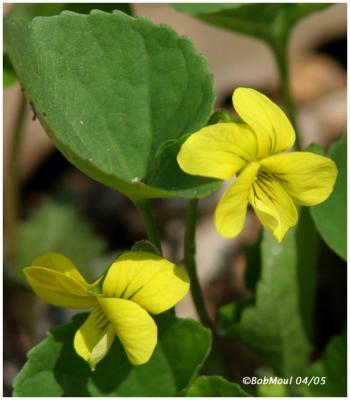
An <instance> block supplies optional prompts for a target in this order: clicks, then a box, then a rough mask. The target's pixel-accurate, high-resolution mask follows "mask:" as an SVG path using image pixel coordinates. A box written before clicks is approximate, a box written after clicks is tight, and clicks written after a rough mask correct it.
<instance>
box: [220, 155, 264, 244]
mask: <svg viewBox="0 0 350 400" xmlns="http://www.w3.org/2000/svg"><path fill="white" fill-rule="evenodd" d="M259 167H260V165H259V163H257V162H254V163H251V164H249V165H248V166H247V167H246V168H245V169H244V170H243V171H242V172H241V174H240V175H239V176H238V178H237V179H236V181H235V182H234V183H233V184H232V186H231V187H230V188H229V189H228V190H227V191H226V193H225V194H224V195H223V197H222V199H221V200H220V202H219V204H218V206H217V207H216V210H215V225H216V229H217V230H218V232H219V233H220V234H221V235H222V236H224V237H235V236H237V235H238V234H239V233H240V231H241V230H242V228H243V225H244V220H245V216H246V213H247V205H248V198H249V193H250V191H251V188H252V185H253V182H254V180H255V177H256V175H257V172H258V170H259Z"/></svg>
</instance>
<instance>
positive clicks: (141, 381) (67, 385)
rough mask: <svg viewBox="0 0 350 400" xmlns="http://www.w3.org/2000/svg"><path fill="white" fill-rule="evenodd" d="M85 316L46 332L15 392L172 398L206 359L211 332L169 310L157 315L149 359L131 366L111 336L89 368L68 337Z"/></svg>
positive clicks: (21, 394)
mask: <svg viewBox="0 0 350 400" xmlns="http://www.w3.org/2000/svg"><path fill="white" fill-rule="evenodd" d="M85 318H86V315H85V314H80V315H78V316H76V317H75V318H74V319H73V321H72V322H71V323H69V324H67V325H63V326H61V327H57V328H55V329H53V330H52V331H50V332H49V334H48V337H47V338H46V339H45V340H44V341H42V342H41V343H40V344H39V345H38V346H36V347H35V348H33V349H32V350H31V351H30V352H29V359H28V361H27V363H26V364H25V366H24V368H23V369H22V370H21V372H20V373H19V375H18V376H17V377H16V378H15V381H14V396H32V397H39V396H44V397H49V396H51V397H58V396H72V397H73V396H84V397H87V396H176V395H177V394H178V393H179V392H180V391H181V390H183V389H184V388H186V387H187V386H188V385H189V383H190V381H191V380H192V378H193V377H194V375H195V374H196V373H197V372H198V369H199V368H200V367H201V365H202V364H203V362H204V360H205V359H206V357H207V355H208V352H209V349H210V344H211V334H210V331H209V330H208V329H206V328H204V327H202V326H201V325H200V324H198V323H197V322H195V321H193V320H189V319H188V320H185V319H177V318H176V317H175V316H174V315H173V314H172V313H171V312H168V313H165V314H162V315H161V316H159V317H156V318H155V319H156V322H157V325H158V344H157V347H156V350H155V352H154V353H153V355H152V357H151V359H150V361H149V362H148V363H146V364H144V365H141V366H136V367H135V366H132V365H131V364H130V363H129V361H128V360H127V358H126V355H125V352H124V349H123V348H122V346H121V344H120V342H119V340H118V339H117V338H116V339H115V341H114V343H113V346H112V348H111V349H110V351H109V352H108V354H107V356H106V357H105V358H104V359H103V360H102V361H101V362H100V363H99V364H98V365H97V367H96V370H95V371H91V370H90V368H89V367H88V365H87V364H86V363H85V361H83V360H82V359H81V358H80V357H79V356H78V355H77V354H76V353H75V351H74V349H73V337H74V334H75V332H76V330H77V329H78V328H79V326H80V325H81V324H82V323H83V321H84V319H85Z"/></svg>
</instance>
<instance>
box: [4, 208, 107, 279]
mask: <svg viewBox="0 0 350 400" xmlns="http://www.w3.org/2000/svg"><path fill="white" fill-rule="evenodd" d="M105 248H106V245H105V243H104V242H103V241H102V240H101V239H99V238H98V237H96V235H95V234H94V233H93V231H92V227H91V226H90V224H88V222H86V221H85V220H83V219H82V218H81V217H79V216H78V215H77V213H76V210H75V209H74V208H73V207H72V206H69V205H62V204H58V203H55V202H53V201H47V202H46V203H44V204H43V205H42V206H41V207H39V209H37V210H36V211H35V213H34V214H33V215H32V216H30V218H29V219H28V220H26V221H25V222H22V223H21V225H20V227H19V233H18V242H17V253H16V258H15V262H14V265H13V268H11V270H10V273H11V276H12V278H14V279H16V280H19V281H22V282H24V281H25V279H24V275H23V273H22V269H23V268H24V267H27V266H28V265H31V263H32V262H33V260H35V259H36V258H37V257H38V256H40V255H41V254H43V253H46V252H49V251H54V252H58V253H62V254H64V255H65V256H67V257H69V258H70V259H71V260H72V261H73V262H74V263H75V264H76V265H77V266H78V267H79V269H80V270H81V272H82V273H83V275H84V276H85V277H86V278H87V279H90V280H93V279H95V278H96V276H97V275H98V273H96V272H95V271H94V270H93V268H92V261H93V260H94V259H96V258H97V257H99V256H100V255H102V254H103V252H104V251H105ZM105 267H106V266H104V268H105ZM99 272H102V271H99Z"/></svg>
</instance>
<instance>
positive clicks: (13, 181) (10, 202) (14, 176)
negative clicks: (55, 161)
mask: <svg viewBox="0 0 350 400" xmlns="http://www.w3.org/2000/svg"><path fill="white" fill-rule="evenodd" d="M26 111H27V102H26V99H25V97H24V95H23V93H22V92H21V98H20V104H19V107H18V112H17V118H16V123H15V126H14V130H13V133H12V135H11V147H10V160H9V173H8V177H7V182H6V193H5V196H4V203H5V204H4V206H5V216H4V217H5V226H4V233H5V238H6V243H7V248H8V256H9V259H10V260H11V261H13V259H14V257H15V251H16V237H17V230H18V219H19V172H18V157H19V152H20V146H21V142H22V136H23V132H24V130H23V127H24V123H25V117H26Z"/></svg>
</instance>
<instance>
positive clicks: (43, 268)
mask: <svg viewBox="0 0 350 400" xmlns="http://www.w3.org/2000/svg"><path fill="white" fill-rule="evenodd" d="M23 272H24V274H25V276H26V278H27V280H28V282H29V284H30V285H31V287H32V288H33V290H34V292H35V293H36V294H37V295H38V296H39V297H41V298H42V299H43V300H45V301H47V302H48V303H50V304H53V305H56V306H59V307H69V308H89V307H92V306H93V305H95V304H96V300H95V298H94V296H92V295H91V294H90V293H89V291H88V289H89V284H88V283H87V282H86V281H85V279H84V278H83V277H82V276H81V274H80V273H79V271H78V270H77V269H76V268H75V266H74V264H73V263H72V262H71V261H70V260H69V259H68V258H67V257H64V256H63V255H61V254H57V253H47V254H44V255H43V256H41V257H39V258H37V259H36V260H35V261H34V262H33V265H32V266H30V267H27V268H24V270H23Z"/></svg>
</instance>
